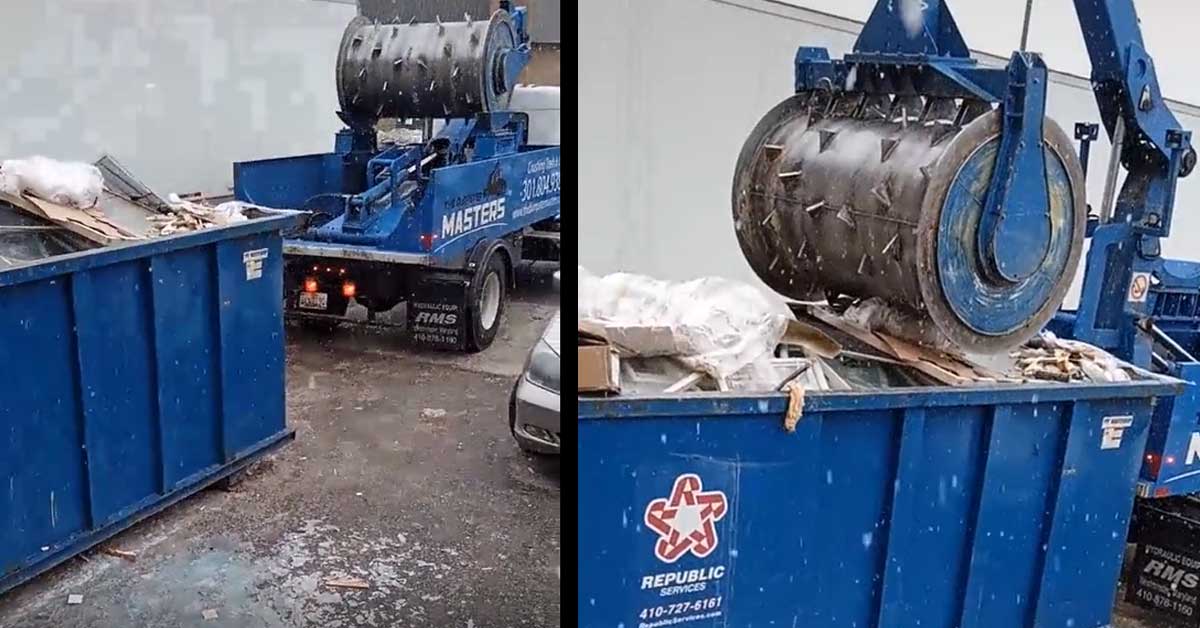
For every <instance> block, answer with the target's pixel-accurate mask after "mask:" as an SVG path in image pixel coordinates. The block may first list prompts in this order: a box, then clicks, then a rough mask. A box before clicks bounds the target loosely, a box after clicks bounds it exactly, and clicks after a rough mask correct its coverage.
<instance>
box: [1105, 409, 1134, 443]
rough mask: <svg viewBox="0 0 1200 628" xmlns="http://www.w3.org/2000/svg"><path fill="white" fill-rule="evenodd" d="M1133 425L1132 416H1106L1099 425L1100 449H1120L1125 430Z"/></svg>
mask: <svg viewBox="0 0 1200 628" xmlns="http://www.w3.org/2000/svg"><path fill="white" fill-rule="evenodd" d="M1131 425H1133V417H1132V416H1106V417H1104V421H1103V422H1102V423H1101V424H1100V428H1101V430H1102V434H1101V435H1100V449H1120V447H1121V439H1122V438H1123V437H1124V436H1125V430H1127V429H1129V426H1131Z"/></svg>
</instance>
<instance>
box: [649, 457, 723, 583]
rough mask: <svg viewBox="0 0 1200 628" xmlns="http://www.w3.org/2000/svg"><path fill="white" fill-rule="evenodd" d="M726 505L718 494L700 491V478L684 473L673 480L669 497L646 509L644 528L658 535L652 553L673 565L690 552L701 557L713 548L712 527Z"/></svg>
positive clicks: (657, 500) (715, 543)
mask: <svg viewBox="0 0 1200 628" xmlns="http://www.w3.org/2000/svg"><path fill="white" fill-rule="evenodd" d="M726 507H727V502H726V500H725V493H723V492H721V491H707V492H705V491H704V490H703V485H702V484H701V483H700V476H698V475H696V474H694V473H685V474H683V475H681V476H679V477H677V478H675V486H674V487H673V488H672V489H671V496H670V497H668V498H665V499H664V498H659V499H656V500H654V501H652V502H650V505H648V506H646V526H647V527H649V528H650V529H651V530H654V531H655V532H657V533H658V542H657V543H655V545H654V554H655V555H656V556H658V559H659V560H661V561H663V562H666V563H673V562H675V561H676V560H678V559H679V557H680V556H683V555H684V554H686V553H688V552H691V553H692V554H694V555H695V556H696V557H697V558H704V557H705V556H708V555H709V554H711V553H712V551H713V550H714V549H716V548H717V528H716V526H715V525H714V524H715V523H716V522H718V521H720V520H721V519H722V518H723V517H724V516H725V510H726Z"/></svg>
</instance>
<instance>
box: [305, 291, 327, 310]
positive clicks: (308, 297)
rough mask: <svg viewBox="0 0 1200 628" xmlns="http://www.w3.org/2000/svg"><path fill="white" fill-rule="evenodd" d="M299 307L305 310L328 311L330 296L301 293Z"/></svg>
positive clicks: (318, 293) (316, 293)
mask: <svg viewBox="0 0 1200 628" xmlns="http://www.w3.org/2000/svg"><path fill="white" fill-rule="evenodd" d="M299 305H300V308H301V309H305V310H327V309H329V295H328V294H325V293H324V292H301V293H300V303H299Z"/></svg>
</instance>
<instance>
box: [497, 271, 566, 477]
mask: <svg viewBox="0 0 1200 628" xmlns="http://www.w3.org/2000/svg"><path fill="white" fill-rule="evenodd" d="M558 278H559V275H558V273H554V285H555V287H556V288H557V287H558ZM560 327H561V312H555V314H554V318H553V319H551V321H550V324H549V325H547V326H546V329H545V331H543V332H542V337H541V338H539V339H538V341H537V343H536V344H535V345H534V346H533V349H532V350H530V352H529V357H528V358H526V359H525V370H524V371H523V372H522V373H521V376H520V377H519V378H517V383H516V384H515V385H514V386H513V391H512V396H511V397H510V399H509V403H508V426H509V428H510V429H512V433H513V437H514V438H516V439H517V444H518V445H520V447H521V449H524V450H525V451H528V452H532V453H539V454H557V453H558V452H559V445H560V444H559V411H558V403H559V397H560V391H561V389H562V386H561V381H560V380H561V377H560V369H559V364H560V361H561V359H560V356H561V354H562V347H561V346H560V344H561V343H560V342H559V328H560Z"/></svg>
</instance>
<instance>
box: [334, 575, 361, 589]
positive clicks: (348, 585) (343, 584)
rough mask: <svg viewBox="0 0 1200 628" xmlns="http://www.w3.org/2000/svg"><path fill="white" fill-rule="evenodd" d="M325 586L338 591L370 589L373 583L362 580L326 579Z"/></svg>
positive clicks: (351, 578) (352, 578)
mask: <svg viewBox="0 0 1200 628" xmlns="http://www.w3.org/2000/svg"><path fill="white" fill-rule="evenodd" d="M325 586H327V587H333V588H337V589H369V588H371V583H369V582H367V581H366V580H363V579H362V578H354V577H350V578H326V579H325Z"/></svg>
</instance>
